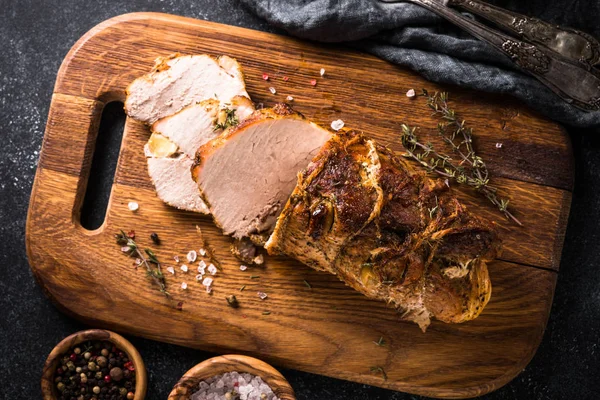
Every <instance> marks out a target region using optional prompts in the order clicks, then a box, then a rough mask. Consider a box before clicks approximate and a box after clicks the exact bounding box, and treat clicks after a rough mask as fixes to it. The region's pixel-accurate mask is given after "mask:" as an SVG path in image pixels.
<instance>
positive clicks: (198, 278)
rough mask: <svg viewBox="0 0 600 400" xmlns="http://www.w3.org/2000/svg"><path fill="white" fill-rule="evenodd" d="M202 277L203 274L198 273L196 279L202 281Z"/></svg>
mask: <svg viewBox="0 0 600 400" xmlns="http://www.w3.org/2000/svg"><path fill="white" fill-rule="evenodd" d="M202 277H204V275H203V274H198V275H196V280H197V281H200V280H202Z"/></svg>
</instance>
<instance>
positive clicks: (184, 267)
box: [181, 264, 188, 272]
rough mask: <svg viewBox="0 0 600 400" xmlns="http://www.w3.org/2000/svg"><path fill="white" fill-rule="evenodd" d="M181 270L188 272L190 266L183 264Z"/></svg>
mask: <svg viewBox="0 0 600 400" xmlns="http://www.w3.org/2000/svg"><path fill="white" fill-rule="evenodd" d="M181 270H182V271H183V272H188V266H187V265H185V264H183V265H182V266H181Z"/></svg>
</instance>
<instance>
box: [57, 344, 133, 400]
mask: <svg viewBox="0 0 600 400" xmlns="http://www.w3.org/2000/svg"><path fill="white" fill-rule="evenodd" d="M54 385H55V387H56V391H57V398H58V399H60V400H119V399H128V400H131V399H133V398H134V397H135V366H134V365H133V362H132V361H131V360H130V359H129V358H128V356H127V354H126V353H125V352H123V351H122V350H120V349H118V348H117V347H116V346H115V345H113V344H112V343H110V342H99V341H91V342H85V343H81V344H79V345H77V346H76V347H73V348H71V349H69V351H68V352H66V353H65V354H63V356H62V357H61V360H60V365H59V366H58V368H57V369H56V372H55V374H54Z"/></svg>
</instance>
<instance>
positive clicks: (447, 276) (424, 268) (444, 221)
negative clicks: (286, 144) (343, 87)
mask: <svg viewBox="0 0 600 400" xmlns="http://www.w3.org/2000/svg"><path fill="white" fill-rule="evenodd" d="M265 247H266V249H267V250H268V251H269V253H270V254H286V255H288V256H291V257H293V258H296V259H297V260H300V261H301V262H303V263H305V264H307V265H309V266H311V267H313V268H315V269H318V270H323V271H328V272H330V273H333V274H336V275H337V276H338V277H339V278H340V279H341V280H342V281H344V282H345V283H346V284H347V285H349V286H351V287H352V288H354V289H356V290H357V291H359V292H361V293H363V294H365V295H366V296H367V297H369V298H373V299H378V300H383V301H386V302H387V303H392V304H394V305H395V306H396V307H397V308H399V309H400V310H402V311H403V317H404V318H405V319H406V320H410V321H414V322H416V323H417V324H419V326H420V327H421V328H422V329H423V330H424V329H425V328H426V327H427V326H428V325H429V322H430V318H432V317H435V318H436V319H438V320H441V321H444V322H454V323H458V322H464V321H468V320H471V319H474V318H476V317H477V316H478V315H479V314H480V313H481V311H482V310H483V308H484V307H485V305H486V304H487V302H488V300H489V298H490V295H491V283H490V279H489V275H488V271H487V267H486V262H487V261H490V260H492V259H494V258H495V257H497V256H498V253H499V251H500V241H499V239H498V236H497V233H496V231H495V229H494V227H493V226H492V225H491V224H490V223H488V222H486V221H483V220H481V219H479V218H477V217H476V216H474V215H473V214H471V213H470V212H468V211H467V209H466V207H465V206H463V205H461V204H460V203H459V202H458V200H457V199H456V198H455V197H453V196H452V195H451V194H450V191H449V189H448V187H447V186H446V185H445V184H444V183H443V182H441V181H439V180H437V181H436V180H431V179H429V178H427V177H426V176H425V174H424V173H420V172H416V171H414V170H413V168H412V167H411V166H410V165H409V164H407V163H405V162H404V161H403V160H400V159H397V158H396V157H394V156H393V154H392V153H391V151H390V150H388V149H386V148H384V147H382V146H379V145H377V143H375V141H373V140H371V139H368V138H366V137H365V136H363V135H361V134H358V133H356V132H353V131H348V132H345V133H342V134H339V135H335V136H334V137H333V138H332V139H331V140H330V141H329V142H328V143H327V144H326V145H325V146H324V147H323V148H322V149H321V151H320V152H319V154H318V155H317V156H316V157H315V159H314V160H313V162H312V163H311V164H310V166H309V167H308V168H307V169H306V170H305V171H303V172H302V173H301V174H300V175H299V178H298V185H297V186H296V188H295V189H294V192H293V193H292V196H291V197H290V200H289V201H288V203H287V204H286V206H285V208H284V210H283V212H282V213H281V215H280V216H279V219H278V221H277V225H276V228H275V231H274V233H273V235H272V236H271V237H270V239H269V241H268V242H267V243H266V246H265Z"/></svg>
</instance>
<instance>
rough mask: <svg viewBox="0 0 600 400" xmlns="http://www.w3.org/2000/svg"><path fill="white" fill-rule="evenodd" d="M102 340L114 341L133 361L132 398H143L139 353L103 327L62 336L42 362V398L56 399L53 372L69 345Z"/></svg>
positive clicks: (144, 382) (143, 374) (143, 378)
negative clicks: (133, 392) (133, 380)
mask: <svg viewBox="0 0 600 400" xmlns="http://www.w3.org/2000/svg"><path fill="white" fill-rule="evenodd" d="M96 340H99V341H103V342H111V343H114V345H115V346H117V347H118V348H119V349H121V350H123V351H124V352H125V353H126V354H127V358H129V359H130V360H131V361H133V365H134V367H135V397H134V400H143V399H144V397H146V387H147V386H148V378H147V376H146V367H145V366H144V361H142V357H141V356H140V353H138V351H137V350H136V348H135V347H133V345H132V344H131V343H130V342H129V341H128V340H127V339H125V338H124V337H123V336H121V335H118V334H116V333H114V332H111V331H106V330H103V329H90V330H87V331H79V332H75V333H74V334H72V335H71V336H67V337H66V338H64V339H63V340H62V341H61V342H60V343H59V344H57V345H56V347H54V349H53V350H52V352H50V355H49V356H48V358H47V359H46V363H45V364H44V371H43V373H42V394H43V396H44V400H56V399H57V393H56V388H55V385H54V372H55V371H56V368H57V367H58V365H59V363H60V359H61V357H62V355H63V354H65V353H66V352H67V351H68V350H69V349H70V348H71V347H73V346H75V345H77V344H79V343H83V342H87V341H96Z"/></svg>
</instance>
